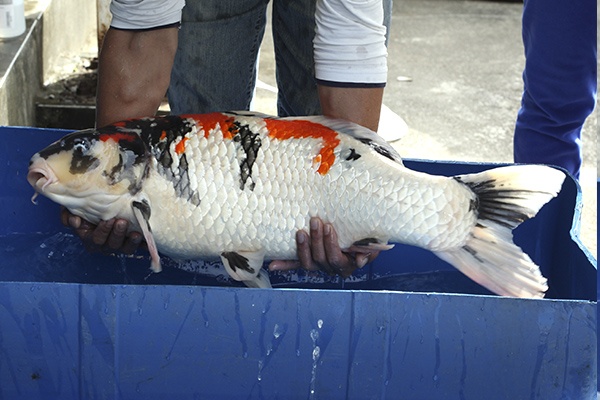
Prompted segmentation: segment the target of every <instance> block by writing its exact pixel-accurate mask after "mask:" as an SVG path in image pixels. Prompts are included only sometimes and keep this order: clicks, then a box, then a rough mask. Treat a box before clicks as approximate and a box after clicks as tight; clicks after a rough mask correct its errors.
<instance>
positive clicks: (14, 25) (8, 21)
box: [0, 0, 25, 39]
mask: <svg viewBox="0 0 600 400" xmlns="http://www.w3.org/2000/svg"><path fill="white" fill-rule="evenodd" d="M23 32H25V7H24V5H23V0H0V39H10V38H14V37H17V36H19V35H22V34H23Z"/></svg>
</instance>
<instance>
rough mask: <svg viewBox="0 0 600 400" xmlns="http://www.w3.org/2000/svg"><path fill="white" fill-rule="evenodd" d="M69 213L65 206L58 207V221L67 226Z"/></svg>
mask: <svg viewBox="0 0 600 400" xmlns="http://www.w3.org/2000/svg"><path fill="white" fill-rule="evenodd" d="M70 214H71V213H70V212H69V211H68V210H67V209H66V208H65V207H62V206H61V207H60V222H61V223H62V224H63V225H64V226H69V215H70Z"/></svg>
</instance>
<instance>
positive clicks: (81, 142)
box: [73, 138, 90, 153]
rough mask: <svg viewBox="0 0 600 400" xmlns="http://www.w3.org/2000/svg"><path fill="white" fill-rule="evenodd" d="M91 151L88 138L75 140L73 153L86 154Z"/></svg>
mask: <svg viewBox="0 0 600 400" xmlns="http://www.w3.org/2000/svg"><path fill="white" fill-rule="evenodd" d="M89 149H90V141H89V140H88V139H86V138H75V139H74V140H73V151H77V152H80V153H86V152H87V151H88V150H89Z"/></svg>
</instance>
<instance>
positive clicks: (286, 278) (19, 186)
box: [0, 128, 597, 400]
mask: <svg viewBox="0 0 600 400" xmlns="http://www.w3.org/2000/svg"><path fill="white" fill-rule="evenodd" d="M64 133H65V132H61V131H56V130H41V129H31V128H0V138H1V139H2V143H3V146H2V147H1V148H0V163H1V164H0V165H1V168H0V188H1V189H0V190H1V192H0V399H10V400H12V399H53V398H58V399H217V398H224V399H234V398H235V399H237V398H249V399H276V398H278V399H371V398H373V399H383V398H386V399H426V400H427V399H544V400H548V399H592V398H595V396H596V359H597V346H596V303H595V300H596V294H597V287H596V261H595V259H594V257H592V256H591V255H590V254H589V253H588V252H587V250H586V249H585V248H584V247H583V246H582V245H581V243H580V242H579V239H578V237H577V232H578V220H579V217H580V207H581V198H580V191H579V188H578V186H577V184H576V183H575V181H573V180H572V179H570V178H569V179H567V181H566V182H565V184H564V186H563V190H562V192H561V193H560V195H559V196H558V197H557V198H556V199H554V200H552V201H551V203H549V204H548V205H547V206H545V207H544V208H543V209H542V211H541V212H540V214H539V215H538V217H536V218H535V219H533V220H530V221H527V222H526V223H525V224H524V225H523V226H521V227H520V228H518V229H517V231H515V241H516V242H517V243H518V244H519V245H521V246H522V247H523V248H524V249H525V250H526V251H527V252H528V253H529V254H530V255H531V257H532V258H533V259H534V260H535V261H536V262H537V263H539V264H540V265H541V267H542V270H543V272H544V274H545V276H546V277H548V279H549V285H550V290H549V291H548V297H547V298H546V299H543V300H521V299H513V298H500V297H496V296H492V295H490V294H489V293H488V292H487V291H485V290H484V289H483V288H481V287H479V286H478V285H476V284H474V283H472V282H471V281H469V280H468V279H466V278H464V277H462V276H461V275H460V274H459V273H457V272H455V271H454V270H453V268H452V267H450V266H449V265H448V264H446V263H445V262H443V261H441V260H439V259H437V258H436V257H435V256H433V255H432V254H430V253H428V252H426V251H424V250H421V249H417V248H414V247H410V246H401V245H398V246H396V247H395V248H394V249H393V250H391V251H389V252H385V253H382V254H381V255H380V257H379V258H378V259H377V261H376V262H375V263H373V265H370V266H367V267H365V269H364V270H362V271H361V272H360V274H358V275H357V276H356V277H353V278H352V279H350V280H347V281H341V280H340V279H328V278H324V277H323V276H321V275H320V274H314V273H313V274H309V275H307V274H302V273H297V274H281V275H273V276H272V280H273V281H274V282H276V284H277V286H278V287H277V288H276V289H269V290H262V289H247V288H243V287H239V286H233V287H232V286H230V284H231V282H229V281H228V280H226V279H224V278H223V276H222V275H219V273H218V272H219V266H213V267H210V268H209V269H210V271H208V270H207V271H206V272H210V273H211V274H212V275H210V274H209V276H203V275H198V274H195V273H190V272H187V271H183V270H181V269H179V268H176V266H177V265H178V264H177V263H174V262H172V263H167V267H166V268H165V271H164V272H162V273H160V274H152V275H149V273H148V266H149V263H148V260H147V258H146V257H141V258H124V257H117V256H107V255H99V254H94V255H92V254H88V253H87V252H86V251H85V250H84V249H83V248H82V246H81V244H80V243H79V241H78V240H77V239H76V238H74V237H73V236H72V234H71V233H70V231H69V230H66V229H65V228H63V227H62V226H61V225H60V222H59V208H58V206H57V205H55V204H53V203H51V202H50V201H49V200H47V199H45V198H40V199H39V205H38V206H33V205H32V203H31V202H30V198H31V196H32V194H33V190H32V189H31V188H30V187H29V185H28V183H27V182H26V179H25V177H26V172H27V164H28V160H29V158H30V156H31V155H32V154H33V153H34V152H36V151H37V150H39V149H41V148H43V147H44V146H46V145H47V144H48V143H50V142H52V141H54V140H56V139H57V138H58V137H60V136H61V135H62V134H64ZM406 164H407V165H408V166H409V167H410V168H413V169H418V170H423V171H426V172H429V173H434V174H444V175H454V174H459V173H468V172H475V171H480V170H484V169H487V168H490V167H492V165H486V164H465V163H443V162H423V161H410V162H407V163H406ZM187 267H188V269H190V267H189V265H188V266H187ZM215 271H216V272H215Z"/></svg>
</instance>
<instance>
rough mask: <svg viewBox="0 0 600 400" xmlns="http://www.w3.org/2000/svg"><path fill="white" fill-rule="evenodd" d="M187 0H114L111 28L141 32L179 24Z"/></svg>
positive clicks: (111, 4)
mask: <svg viewBox="0 0 600 400" xmlns="http://www.w3.org/2000/svg"><path fill="white" fill-rule="evenodd" d="M184 5H185V0H112V1H111V2H110V12H111V13H112V22H111V24H110V25H111V26H112V27H114V28H117V29H128V30H141V29H152V28H158V27H161V26H167V25H173V24H177V23H179V22H180V21H181V10H182V9H183V6H184Z"/></svg>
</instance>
